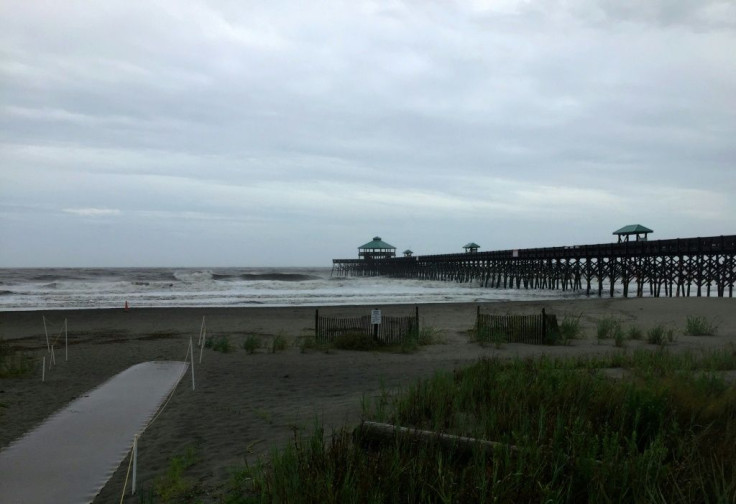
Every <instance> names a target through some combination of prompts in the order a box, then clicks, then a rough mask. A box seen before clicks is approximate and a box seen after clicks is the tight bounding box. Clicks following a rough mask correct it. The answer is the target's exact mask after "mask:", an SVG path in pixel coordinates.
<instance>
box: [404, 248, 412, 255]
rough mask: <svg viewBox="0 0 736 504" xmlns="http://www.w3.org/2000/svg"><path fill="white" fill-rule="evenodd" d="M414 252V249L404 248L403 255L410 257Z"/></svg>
mask: <svg viewBox="0 0 736 504" xmlns="http://www.w3.org/2000/svg"><path fill="white" fill-rule="evenodd" d="M413 254H414V251H413V250H411V249H406V250H404V257H411V256H412V255H413Z"/></svg>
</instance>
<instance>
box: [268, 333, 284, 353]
mask: <svg viewBox="0 0 736 504" xmlns="http://www.w3.org/2000/svg"><path fill="white" fill-rule="evenodd" d="M287 346H288V345H287V342H286V337H285V336H284V335H283V334H277V335H276V336H274V338H273V341H271V353H276V352H283V351H284V350H286V347H287Z"/></svg>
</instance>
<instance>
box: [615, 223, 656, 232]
mask: <svg viewBox="0 0 736 504" xmlns="http://www.w3.org/2000/svg"><path fill="white" fill-rule="evenodd" d="M639 233H654V231H652V230H651V229H649V228H648V227H645V226H642V225H641V224H630V225H628V226H624V227H622V228H621V229H619V230H618V231H614V232H613V234H615V235H628V234H639Z"/></svg>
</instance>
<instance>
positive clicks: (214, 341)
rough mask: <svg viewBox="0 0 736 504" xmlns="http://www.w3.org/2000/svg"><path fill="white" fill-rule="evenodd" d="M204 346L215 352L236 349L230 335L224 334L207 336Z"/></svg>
mask: <svg viewBox="0 0 736 504" xmlns="http://www.w3.org/2000/svg"><path fill="white" fill-rule="evenodd" d="M204 346H205V348H211V349H212V350H214V351H215V352H222V353H230V352H233V351H235V347H233V345H232V343H230V337H229V336H227V335H224V334H223V335H220V336H213V337H212V338H207V339H206V340H205V342H204Z"/></svg>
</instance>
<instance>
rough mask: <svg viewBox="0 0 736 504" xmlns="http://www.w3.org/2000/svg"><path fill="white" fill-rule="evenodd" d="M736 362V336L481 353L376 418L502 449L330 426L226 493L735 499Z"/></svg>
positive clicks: (317, 497) (269, 497) (369, 411)
mask: <svg viewBox="0 0 736 504" xmlns="http://www.w3.org/2000/svg"><path fill="white" fill-rule="evenodd" d="M611 367H617V368H624V369H625V370H626V371H627V376H628V377H627V378H625V379H619V380H612V379H610V378H607V377H606V376H605V375H604V373H603V372H602V370H603V369H605V368H611ZM733 369H736V349H733V348H732V349H728V350H721V351H717V352H708V353H702V354H699V355H694V354H671V353H669V352H667V351H654V352H651V351H644V350H639V351H635V352H632V353H621V354H616V355H612V356H603V357H581V358H573V359H567V360H559V359H550V358H540V359H534V360H531V359H516V360H511V361H501V360H485V361H481V362H479V363H477V364H475V365H473V366H470V367H467V368H465V369H463V370H460V371H455V372H453V373H439V374H437V375H435V376H434V377H433V378H432V379H429V380H425V381H422V382H419V383H418V384H416V385H415V386H413V387H411V388H409V389H407V390H406V391H404V392H403V393H401V394H398V395H396V396H390V395H388V394H384V395H382V397H380V398H379V399H377V400H376V402H375V403H366V404H365V406H364V417H365V418H369V419H372V420H376V421H383V422H388V423H393V424H396V425H402V426H410V427H416V428H423V429H428V430H433V431H438V432H446V433H452V434H458V435H465V436H470V437H474V438H480V439H485V440H492V441H497V442H500V443H501V444H502V445H501V446H502V447H501V448H498V449H495V450H492V451H488V450H487V449H485V450H484V449H480V448H479V449H477V450H476V451H475V452H473V454H472V455H471V456H470V457H469V458H468V457H467V456H463V457H461V456H459V455H458V454H456V453H453V452H447V450H443V449H441V448H440V447H439V446H435V445H434V444H432V443H429V444H426V443H425V444H423V443H416V442H407V441H405V440H402V439H401V438H396V439H395V440H394V442H393V443H389V444H388V445H386V446H383V447H381V448H376V449H371V450H365V449H363V448H361V447H360V439H355V438H354V437H353V436H352V435H351V433H350V432H349V431H348V430H346V429H343V430H339V431H337V432H334V433H332V434H331V435H327V434H326V433H325V432H324V431H323V430H322V429H321V428H319V427H317V428H315V430H314V432H313V434H312V435H311V436H306V437H297V438H296V439H295V440H294V442H293V443H292V444H291V445H290V446H288V447H287V448H286V449H284V450H282V451H279V452H275V453H274V454H273V456H272V458H271V460H270V462H269V463H268V464H264V465H262V466H258V467H250V468H243V469H241V472H240V476H239V478H237V480H238V481H239V482H240V486H239V487H238V488H237V489H235V488H233V490H232V493H231V494H230V497H229V498H230V499H232V500H229V501H227V502H585V501H587V502H610V501H617V502H620V501H632V502H634V501H638V500H644V501H647V502H651V501H653V502H734V501H736V461H735V460H734V457H733V454H732V448H733V446H735V445H736V387H734V386H733V385H732V384H731V385H729V384H728V383H726V382H725V381H724V379H723V377H722V376H721V375H720V374H719V372H720V371H722V370H733ZM356 441H357V442H356ZM503 446H506V447H507V448H503ZM511 446H513V447H515V449H511V448H510V447H511Z"/></svg>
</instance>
